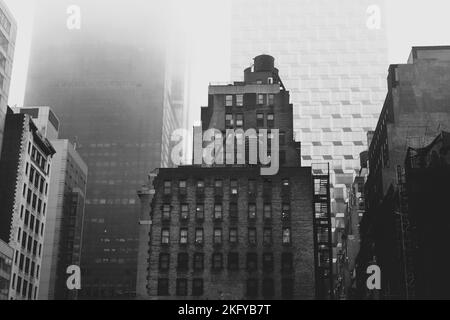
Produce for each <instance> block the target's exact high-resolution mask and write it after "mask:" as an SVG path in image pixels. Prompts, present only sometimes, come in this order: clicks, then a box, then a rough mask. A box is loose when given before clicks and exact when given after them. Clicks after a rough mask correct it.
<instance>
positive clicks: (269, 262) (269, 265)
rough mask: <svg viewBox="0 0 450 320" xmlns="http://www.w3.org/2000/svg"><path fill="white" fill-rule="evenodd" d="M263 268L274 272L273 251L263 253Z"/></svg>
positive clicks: (265, 270)
mask: <svg viewBox="0 0 450 320" xmlns="http://www.w3.org/2000/svg"><path fill="white" fill-rule="evenodd" d="M263 270H264V272H272V271H273V254H272V253H264V254H263Z"/></svg>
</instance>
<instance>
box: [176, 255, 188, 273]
mask: <svg viewBox="0 0 450 320" xmlns="http://www.w3.org/2000/svg"><path fill="white" fill-rule="evenodd" d="M188 269H189V254H188V253H186V252H182V253H179V254H178V270H179V271H186V270H188Z"/></svg>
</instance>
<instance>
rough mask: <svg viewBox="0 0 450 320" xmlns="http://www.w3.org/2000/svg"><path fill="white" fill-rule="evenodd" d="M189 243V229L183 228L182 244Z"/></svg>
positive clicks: (181, 231)
mask: <svg viewBox="0 0 450 320" xmlns="http://www.w3.org/2000/svg"><path fill="white" fill-rule="evenodd" d="M187 243H188V229H181V230H180V244H187Z"/></svg>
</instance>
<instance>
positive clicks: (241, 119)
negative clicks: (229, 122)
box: [236, 113, 244, 128]
mask: <svg viewBox="0 0 450 320" xmlns="http://www.w3.org/2000/svg"><path fill="white" fill-rule="evenodd" d="M243 126H244V115H243V114H242V113H238V114H236V127H238V128H242V127H243Z"/></svg>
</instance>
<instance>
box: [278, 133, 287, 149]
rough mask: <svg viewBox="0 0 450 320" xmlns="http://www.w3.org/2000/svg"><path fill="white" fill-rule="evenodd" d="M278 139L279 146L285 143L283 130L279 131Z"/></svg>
mask: <svg viewBox="0 0 450 320" xmlns="http://www.w3.org/2000/svg"><path fill="white" fill-rule="evenodd" d="M278 139H279V141H280V146H285V145H286V133H285V132H280V133H279V134H278Z"/></svg>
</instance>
